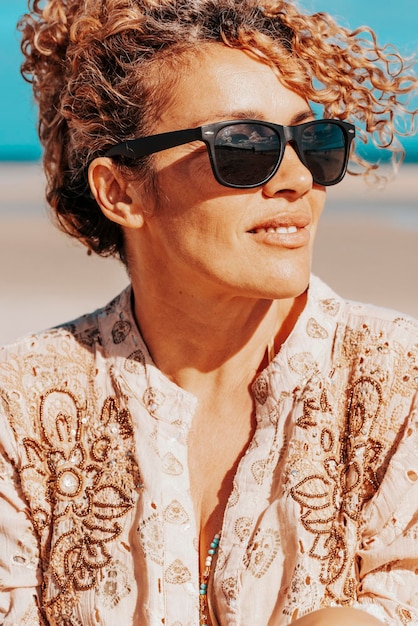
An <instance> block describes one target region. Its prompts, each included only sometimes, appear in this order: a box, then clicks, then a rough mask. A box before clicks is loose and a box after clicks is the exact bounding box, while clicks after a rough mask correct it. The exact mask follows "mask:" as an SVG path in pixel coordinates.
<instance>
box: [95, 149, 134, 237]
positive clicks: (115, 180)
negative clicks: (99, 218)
mask: <svg viewBox="0 0 418 626" xmlns="http://www.w3.org/2000/svg"><path fill="white" fill-rule="evenodd" d="M88 178H89V185H90V189H91V192H92V194H93V196H94V198H95V200H96V202H97V204H98V205H99V207H100V209H101V211H102V213H103V214H104V215H105V216H106V217H107V218H108V219H109V220H111V221H112V222H116V223H117V224H120V225H121V226H124V227H126V228H141V227H142V226H143V224H144V211H143V203H142V193H141V191H142V185H141V183H136V184H134V183H133V182H132V181H127V180H126V179H125V178H124V177H123V176H122V174H121V172H120V171H119V170H118V169H117V168H116V166H115V164H114V163H113V161H112V159H109V158H108V157H98V158H97V159H94V161H92V162H91V163H90V166H89V172H88Z"/></svg>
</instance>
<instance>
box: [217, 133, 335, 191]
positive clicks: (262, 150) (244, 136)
mask: <svg viewBox="0 0 418 626" xmlns="http://www.w3.org/2000/svg"><path fill="white" fill-rule="evenodd" d="M294 128H300V129H301V131H302V132H301V135H300V134H299V135H298V134H297V135H296V137H297V145H296V146H295V149H296V150H297V152H298V154H299V157H300V159H301V161H302V162H303V163H304V165H305V166H306V167H307V168H308V169H309V171H310V172H311V174H312V177H313V180H314V181H315V182H316V183H318V184H320V185H330V184H333V183H334V182H336V181H337V180H338V179H339V178H340V176H341V175H342V173H343V170H344V167H345V160H346V151H347V142H346V138H345V134H344V130H343V129H342V128H341V127H340V126H338V125H337V124H334V123H329V122H319V121H318V122H313V123H312V124H303V125H301V126H300V127H294ZM295 143H296V141H295ZM282 153H283V147H282V139H281V137H280V134H279V133H278V132H277V131H276V130H275V129H273V128H270V127H268V126H265V125H264V124H259V123H248V122H243V123H242V124H231V125H230V126H225V127H224V128H222V129H221V130H219V131H218V133H217V135H216V137H215V154H216V165H217V169H218V174H219V176H220V177H221V178H222V180H223V181H224V182H225V183H227V184H231V185H236V186H238V187H239V186H242V187H249V186H251V185H260V184H262V183H264V182H265V181H266V180H267V179H268V178H269V176H270V174H272V172H273V171H274V170H275V168H276V167H277V164H278V162H279V159H281V157H282Z"/></svg>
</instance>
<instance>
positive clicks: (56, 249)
mask: <svg viewBox="0 0 418 626" xmlns="http://www.w3.org/2000/svg"><path fill="white" fill-rule="evenodd" d="M299 4H300V5H301V6H302V7H303V8H304V9H306V10H307V11H311V10H312V11H316V10H320V11H326V12H328V13H330V14H331V15H333V16H335V17H336V18H337V20H338V21H339V22H340V23H342V24H343V25H344V26H347V27H348V28H351V29H354V28H356V27H358V26H360V25H364V24H367V25H370V26H372V27H373V28H374V30H375V31H376V33H377V36H378V39H379V40H380V42H390V43H393V44H394V45H395V46H397V47H398V49H399V50H400V51H401V52H402V54H404V55H406V56H413V55H415V56H417V53H418V11H417V10H416V9H417V7H416V0H397V2H396V3H391V5H390V8H389V6H388V5H387V4H386V5H385V7H384V9H383V7H382V3H381V2H378V1H377V0H370V1H369V2H364V0H350V2H347V1H346V0H300V1H299ZM26 6H27V3H26V0H12V1H9V0H0V86H1V87H0V93H1V98H0V268H1V269H0V343H5V342H9V341H11V340H12V339H13V338H15V337H17V336H18V335H21V334H23V333H26V332H28V331H32V330H39V329H41V328H44V327H47V326H50V325H54V324H57V323H60V322H62V321H66V320H68V319H71V318H73V317H75V316H77V315H79V314H82V313H84V312H87V311H88V310H91V309H93V308H96V307H97V306H101V305H102V304H104V303H105V302H106V301H107V300H108V299H110V298H111V297H113V296H114V295H115V294H116V293H117V292H118V291H119V290H120V289H122V288H123V287H124V286H125V285H126V284H127V282H128V280H127V277H126V274H125V271H124V269H123V268H122V267H121V266H120V265H119V264H118V262H117V261H115V260H109V259H100V258H94V257H87V255H86V252H85V250H84V249H83V248H82V247H81V246H80V245H79V244H77V242H73V241H72V240H69V239H68V238H67V237H66V236H65V235H63V234H61V233H59V232H58V231H56V230H55V229H54V227H53V226H52V225H51V224H50V222H49V219H48V215H47V209H46V206H45V202H44V198H43V187H44V180H43V175H42V168H41V164H40V157H41V149H40V146H39V144H38V140H37V135H36V109H35V107H34V105H33V103H32V98H31V89H30V85H28V84H27V83H25V82H24V81H23V79H22V78H21V76H20V72H19V66H20V63H21V54H20V49H19V33H18V32H17V30H16V23H17V21H18V19H19V17H20V16H21V15H22V13H24V11H25V9H26ZM382 9H383V10H382ZM415 105H416V106H417V107H418V95H417V96H416V98H415ZM404 146H405V149H406V161H405V165H404V166H403V167H402V169H401V173H400V174H399V176H398V177H397V179H396V180H395V181H392V182H389V183H388V184H387V185H386V186H385V187H384V188H383V189H376V188H373V189H372V188H369V187H367V186H366V184H365V183H364V182H363V181H361V180H358V179H356V178H352V177H350V178H347V179H346V180H345V181H344V182H343V183H342V184H340V185H337V186H336V187H334V188H330V189H329V192H328V200H327V209H326V211H325V214H324V216H323V221H322V228H321V229H320V232H319V235H318V240H317V244H316V252H315V257H314V271H315V272H316V273H317V274H319V275H320V276H321V277H322V278H324V279H325V280H326V281H327V282H328V283H329V284H330V285H331V286H332V287H334V288H335V289H336V290H337V291H339V292H340V293H341V294H342V295H344V296H346V297H349V298H353V299H359V300H366V301H369V302H374V303H376V304H381V305H383V306H387V307H391V308H396V309H398V310H402V311H404V312H406V313H409V314H412V315H414V316H417V317H418V290H417V279H416V275H417V272H418V134H417V135H415V137H411V138H408V140H405V142H404Z"/></svg>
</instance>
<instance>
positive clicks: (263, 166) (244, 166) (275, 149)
mask: <svg viewBox="0 0 418 626" xmlns="http://www.w3.org/2000/svg"><path fill="white" fill-rule="evenodd" d="M280 147H281V141H280V137H279V136H278V135H277V133H276V132H275V131H274V130H273V129H272V128H268V127H267V126H263V125H261V124H245V123H243V124H234V125H231V126H226V127H225V128H222V129H221V130H220V131H219V132H218V133H217V135H216V138H215V153H216V164H217V167H218V172H219V175H220V176H221V178H222V179H223V180H224V181H225V182H226V183H230V184H233V185H243V186H246V185H256V184H259V183H261V182H263V181H264V180H265V179H266V178H268V176H269V175H270V174H271V173H272V171H273V170H274V168H275V166H276V164H277V161H278V158H279V155H280Z"/></svg>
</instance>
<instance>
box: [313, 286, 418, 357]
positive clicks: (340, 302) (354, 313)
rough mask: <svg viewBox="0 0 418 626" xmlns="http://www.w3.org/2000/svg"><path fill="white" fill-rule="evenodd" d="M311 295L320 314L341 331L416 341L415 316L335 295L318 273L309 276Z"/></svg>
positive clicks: (409, 343)
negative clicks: (315, 275) (314, 275)
mask: <svg viewBox="0 0 418 626" xmlns="http://www.w3.org/2000/svg"><path fill="white" fill-rule="evenodd" d="M311 286H312V296H311V297H312V298H313V299H314V301H315V303H314V305H315V308H316V310H317V311H319V315H321V316H325V317H330V318H332V319H334V321H335V322H336V324H337V327H338V329H339V331H340V334H341V332H344V331H346V332H347V333H348V334H350V335H351V334H353V333H354V334H355V335H356V336H357V339H358V341H361V338H364V341H366V342H367V340H368V339H370V338H371V337H374V338H375V339H378V338H380V340H383V339H385V338H386V339H389V338H390V339H391V340H392V341H394V342H400V343H401V344H404V345H411V346H413V345H416V344H418V320H416V319H414V318H413V317H411V316H409V315H407V314H405V313H401V312H399V311H396V310H394V309H389V308H385V307H381V306H375V305H373V304H368V303H364V302H356V301H353V300H348V299H345V298H342V297H341V296H339V295H337V294H336V293H335V292H334V291H333V290H332V289H331V288H330V287H328V286H327V285H326V284H325V283H323V282H322V281H321V280H320V279H318V278H317V277H313V278H312V283H311Z"/></svg>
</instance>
